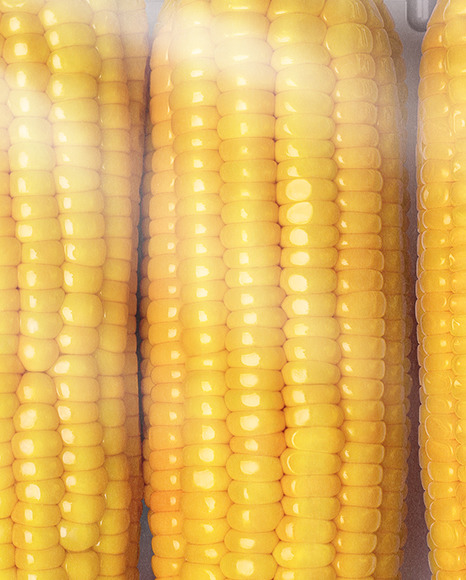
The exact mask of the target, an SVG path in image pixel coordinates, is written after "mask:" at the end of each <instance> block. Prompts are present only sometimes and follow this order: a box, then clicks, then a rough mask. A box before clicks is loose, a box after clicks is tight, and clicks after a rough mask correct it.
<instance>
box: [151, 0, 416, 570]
mask: <svg viewBox="0 0 466 580" xmlns="http://www.w3.org/2000/svg"><path fill="white" fill-rule="evenodd" d="M160 26H161V27H163V34H162V36H163V43H162V42H161V40H160V37H159V39H157V38H156V40H155V42H154V49H153V57H152V59H153V63H154V65H155V64H156V63H157V66H154V68H153V72H152V81H151V82H152V86H153V88H154V92H153V93H152V101H151V107H152V110H151V111H152V115H151V116H152V117H153V120H156V124H155V125H154V132H153V139H152V145H153V147H154V152H153V153H152V154H151V155H152V159H153V163H152V170H153V171H154V175H153V177H152V184H153V190H152V197H151V198H150V199H151V202H152V201H153V202H154V207H153V210H152V211H153V213H154V216H155V215H157V198H158V199H159V200H160V204H163V203H164V202H163V201H162V197H161V195H160V193H159V192H161V191H162V190H160V189H158V187H160V185H161V184H162V183H163V184H164V186H165V187H167V186H168V185H169V184H170V183H173V186H172V187H173V190H174V193H175V196H174V198H173V197H170V200H173V199H174V201H175V202H176V207H171V208H170V212H171V213H170V216H173V217H170V224H171V226H170V227H171V231H173V230H174V231H175V236H174V238H173V237H171V238H170V240H171V241H172V245H171V250H170V251H171V252H173V251H175V252H176V259H170V261H169V262H168V263H170V264H171V265H172V269H171V273H172V276H173V278H171V284H172V286H173V288H174V290H175V289H176V290H175V292H176V295H177V296H179V301H177V302H173V305H172V311H173V312H172V314H173V316H174V317H179V318H178V324H177V325H176V331H175V330H174V329H175V327H173V332H174V333H175V334H176V337H177V340H178V337H180V342H181V348H180V349H179V350H178V349H172V348H171V347H170V346H169V345H170V342H169V341H167V340H166V339H164V342H165V344H166V345H167V350H168V352H169V353H171V354H174V353H175V352H177V357H178V358H177V360H178V361H179V362H181V363H182V364H181V365H180V367H179V371H178V372H179V374H178V378H177V379H176V381H173V382H172V386H173V387H175V385H176V392H177V396H176V398H173V397H172V398H170V397H166V398H164V399H163V401H164V405H162V406H161V405H160V403H159V404H158V401H160V402H161V401H162V399H161V398H160V395H159V394H157V395H155V396H151V399H152V402H151V403H150V404H149V409H150V410H149V421H148V422H149V424H151V425H155V423H154V422H153V420H152V418H155V417H156V418H157V423H156V424H157V427H159V426H160V427H161V426H162V425H163V424H165V425H167V429H166V435H164V436H163V439H164V440H165V441H166V443H165V444H164V445H166V447H165V448H166V449H167V450H168V449H169V448H171V449H172V450H173V452H172V454H171V456H172V457H173V466H175V465H176V467H177V468H179V471H176V472H175V471H173V472H172V471H170V470H169V468H168V466H167V467H161V465H162V464H159V466H157V465H156V463H155V460H156V458H158V457H159V451H158V450H159V449H160V447H159V446H160V442H159V441H156V440H155V439H153V438H152V437H151V436H150V435H149V437H150V443H151V444H152V445H153V448H152V451H151V452H149V451H148V452H147V453H148V456H147V457H148V460H149V463H150V461H151V459H152V458H153V460H154V461H153V464H152V466H151V469H153V470H154V471H153V475H151V479H150V481H151V483H152V482H153V483H154V484H155V483H156V482H158V481H161V479H160V477H162V474H164V478H165V479H164V481H167V478H168V476H169V474H172V476H173V487H172V488H169V487H167V490H170V493H168V494H167V495H166V496H165V500H167V501H168V500H170V503H171V506H172V507H169V506H168V505H167V503H164V504H162V503H159V499H158V498H160V501H161V500H162V497H163V496H162V495H161V494H160V493H159V490H156V489H155V488H154V487H152V490H151V489H149V492H151V496H150V497H151V500H150V502H151V508H152V509H153V510H154V511H155V510H156V509H157V508H159V509H160V511H163V512H169V510H170V509H173V513H174V514H176V516H174V518H173V520H172V524H173V528H172V529H170V526H168V525H166V526H163V527H162V526H155V525H154V526H153V528H154V531H156V532H158V535H159V537H158V539H157V536H156V538H155V540H154V543H153V547H154V548H155V550H156V555H155V559H154V571H155V573H156V574H157V573H158V574H159V575H162V576H163V577H166V578H171V577H173V578H178V577H179V578H181V579H186V580H190V579H194V578H196V580H197V579H200V580H202V579H204V578H208V579H210V580H216V579H217V578H222V579H223V578H228V579H229V580H242V579H246V578H250V579H254V580H259V579H260V580H266V579H272V578H274V579H279V580H304V579H305V580H311V579H313V578H315V579H319V580H326V579H329V580H333V579H335V578H340V579H342V580H346V579H349V578H361V579H362V578H367V579H370V578H396V577H398V574H399V567H400V563H401V560H400V546H401V542H402V526H401V522H402V518H403V514H402V511H401V506H402V503H403V493H404V478H405V476H406V467H405V462H406V455H405V454H404V453H403V450H402V446H403V444H404V442H405V440H406V424H405V419H404V412H405V408H404V401H405V390H404V389H405V378H404V377H405V371H406V367H407V365H406V363H405V356H406V353H407V352H408V350H407V349H406V340H405V336H406V327H404V326H403V325H402V324H401V319H402V317H403V316H404V312H403V292H404V291H405V289H404V287H403V285H402V273H403V267H402V263H401V256H402V244H403V236H402V235H401V225H402V223H403V218H402V213H401V202H402V183H401V181H402V167H401V163H400V149H401V148H400V143H399V142H398V135H397V132H398V127H399V118H398V112H397V111H398V89H397V85H396V78H395V71H394V67H393V61H392V59H391V57H390V54H391V46H390V41H389V37H388V35H387V32H386V31H385V28H384V22H383V20H382V17H381V16H380V14H379V12H378V10H377V8H376V6H375V5H374V4H373V3H372V2H369V1H367V2H366V1H364V2H363V1H359V0H350V1H347V0H327V1H326V2H325V1H324V0H322V1H316V2H308V3H307V2H301V1H298V0H296V1H287V2H284V1H280V0H271V1H269V0H234V1H224V0H212V1H207V0H196V1H193V2H167V3H166V4H165V7H164V10H163V16H162V20H161V21H160ZM158 31H159V32H161V31H162V28H159V29H158ZM162 62H163V63H164V64H163V70H161V69H162V67H160V64H161V63H162ZM158 75H160V76H158ZM162 79H163V80H162ZM156 88H157V90H155V89H156ZM164 111H165V120H166V123H167V124H164V117H163V112H164ZM154 115H156V119H155V117H154ZM170 139H173V141H170ZM171 143H173V146H172V148H169V147H167V146H169V145H171ZM391 147H393V150H392V149H391ZM164 149H165V152H164ZM162 159H163V160H164V161H165V162H166V164H167V165H166V166H165V167H164V168H163V169H165V171H161V169H162V167H161V165H160V164H159V162H161V160H162ZM169 169H172V170H173V172H174V181H173V182H171V181H170V180H171V179H172V177H173V174H171V175H172V177H170V179H168V175H169V173H170V171H169ZM164 173H165V175H166V176H167V180H166V181H164V180H165V178H162V176H163V175H164ZM170 187H171V185H170ZM167 191H168V190H167ZM159 208H160V209H159V211H161V210H162V205H160V206H159ZM173 212H174V213H173ZM175 216H176V217H175ZM150 223H151V224H152V222H150ZM168 223H169V222H168V221H167V225H168ZM154 225H155V222H154ZM154 233H155V230H154ZM166 247H168V246H165V244H164V245H163V246H162V245H160V246H158V245H157V246H156V245H155V243H154V245H153V246H152V250H153V252H154V253H153V254H151V258H152V259H155V257H156V256H157V255H160V256H162V255H163V254H164V253H165V254H167V253H168V252H167V251H166V249H164V248H166ZM147 248H148V249H149V251H151V250H150V248H151V246H150V245H148V246H147ZM175 248H176V250H175ZM148 263H150V262H148ZM154 272H155V271H154ZM155 278H156V277H155ZM155 278H154V279H155ZM146 295H147V296H148V297H149V298H150V286H149V289H148V292H147V294H146ZM153 296H154V295H153ZM388 296H390V306H388V305H387V297H388ZM147 304H148V306H147V313H148V319H149V329H152V328H154V332H153V334H152V336H153V338H154V339H155V337H156V336H157V335H158V334H157V330H156V329H157V326H158V324H157V319H156V318H155V312H156V311H157V309H158V306H157V301H156V300H155V301H154V302H150V300H149V302H147ZM144 309H146V307H144ZM152 312H153V313H154V315H152V314H151V313H152ZM167 315H168V311H167V313H166V314H164V315H163V316H164V318H163V319H162V318H161V319H160V322H161V323H162V326H161V328H164V326H163V325H164V324H165V320H166V317H167ZM152 325H153V326H152ZM141 328H143V329H146V328H147V326H145V325H144V323H143V325H142V327H141ZM144 331H145V332H146V330H144ZM175 334H174V335H173V336H175ZM163 335H164V336H165V332H164V331H163ZM147 336H148V337H149V343H151V345H150V347H149V349H151V350H150V352H151V354H152V353H154V354H155V352H157V348H158V346H157V345H156V343H155V340H154V341H151V340H150V335H149V334H148V335H147ZM386 336H387V339H386V338H385V337H386ZM173 344H174V343H173ZM399 345H401V346H399ZM144 352H146V350H144ZM157 360H160V361H161V360H166V362H164V364H166V365H167V367H166V368H167V370H168V369H169V368H171V369H174V368H175V366H174V365H173V363H174V360H169V359H158V358H157V359H156V358H155V356H154V357H153V358H152V360H151V364H153V365H155V367H153V368H152V370H151V373H152V374H153V375H154V377H155V376H156V375H157V374H158V372H159V371H157ZM145 368H148V369H149V368H151V367H150V366H149V365H145ZM148 384H150V383H148ZM152 392H155V393H158V392H161V391H158V389H157V387H156V386H155V385H154V386H153V387H152ZM164 392H166V393H167V394H168V393H172V394H173V393H174V392H175V391H174V390H171V391H170V390H169V389H168V387H167V390H166V391H164ZM165 403H166V405H165ZM385 405H387V409H386V406H385ZM388 407H389V408H388ZM157 409H159V411H158V412H157ZM387 411H389V412H388V413H386V412H387ZM385 416H386V417H387V421H385ZM170 425H171V426H170ZM149 429H152V431H151V430H150V431H149V433H153V434H155V433H156V432H157V433H159V434H160V435H162V433H163V431H162V429H160V430H159V429H157V431H155V430H154V429H153V427H150V428H149ZM175 433H176V435H175ZM387 433H388V434H389V437H388V440H387V442H388V444H389V445H391V447H392V448H393V449H391V450H390V453H388V454H387V451H386V447H385V446H384V442H385V437H386V434H387ZM170 446H171V447H170ZM175 449H176V453H175ZM166 457H167V458H168V457H170V453H168V451H167V455H166ZM384 461H385V465H386V469H387V471H386V473H387V475H386V477H385V476H384ZM149 473H150V470H149ZM384 477H385V478H384ZM147 480H148V478H147ZM178 482H179V483H178ZM161 516H162V514H161V513H160V514H157V513H154V514H151V516H150V518H151V520H150V521H151V522H153V523H154V524H155V522H156V521H157V520H159V519H160V518H161ZM384 518H385V522H384V523H383V524H382V523H381V522H382V521H383V519H384ZM175 529H176V532H175ZM379 531H380V533H379ZM175 533H176V534H177V536H176V538H177V540H176V541H177V542H178V549H177V550H175V549H174V546H175ZM178 534H179V535H178ZM175 555H176V556H177V558H175ZM162 561H163V562H164V564H166V566H165V567H164V568H163V572H162V571H161V569H160V568H157V567H156V566H158V565H159V564H161V563H162ZM170 566H171V567H170Z"/></svg>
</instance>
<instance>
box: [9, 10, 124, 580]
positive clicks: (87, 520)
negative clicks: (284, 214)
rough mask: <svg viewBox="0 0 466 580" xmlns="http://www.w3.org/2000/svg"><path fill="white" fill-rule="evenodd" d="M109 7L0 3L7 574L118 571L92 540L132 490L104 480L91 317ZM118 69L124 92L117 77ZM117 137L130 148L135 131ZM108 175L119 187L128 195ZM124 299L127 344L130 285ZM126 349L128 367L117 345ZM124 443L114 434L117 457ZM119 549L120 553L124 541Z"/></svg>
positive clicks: (100, 268)
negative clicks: (124, 490)
mask: <svg viewBox="0 0 466 580" xmlns="http://www.w3.org/2000/svg"><path fill="white" fill-rule="evenodd" d="M115 10H116V5H115V3H114V2H113V0H112V1H104V0H102V1H100V2H96V1H94V2H92V3H90V2H87V1H86V0H50V1H44V0H31V1H28V2H10V1H8V0H2V1H1V2H0V15H1V20H0V35H1V37H2V43H1V44H2V55H1V63H2V65H1V70H2V89H3V90H2V95H1V99H2V100H1V104H0V106H1V107H3V109H2V111H1V117H2V126H1V127H0V129H1V131H2V137H3V140H2V142H1V143H2V147H3V149H2V151H3V153H4V157H3V161H4V162H3V165H2V171H3V173H2V176H3V181H2V198H1V199H2V211H3V214H2V216H1V217H2V219H3V220H4V222H5V223H4V231H5V234H8V235H9V236H10V237H11V240H8V242H7V241H5V244H4V245H2V259H3V262H2V264H1V267H2V269H4V272H3V273H2V276H1V278H2V279H1V282H0V284H1V287H2V297H1V300H2V315H3V316H2V319H3V318H7V317H8V315H9V314H10V313H11V316H10V322H9V324H8V329H9V332H10V333H13V335H12V336H9V335H8V334H7V333H6V332H2V337H3V335H5V338H4V339H3V340H2V341H1V344H2V346H1V348H2V350H1V352H0V354H1V357H2V361H1V364H2V373H6V378H5V380H3V381H2V387H1V388H2V391H1V396H2V397H3V396H5V403H6V404H5V405H3V403H2V405H1V406H2V410H1V412H0V414H1V420H2V430H1V435H2V439H1V444H2V445H3V447H4V448H2V453H1V461H2V462H3V463H2V464H1V467H2V468H3V472H4V479H3V480H2V485H1V489H0V493H2V498H1V501H0V506H1V509H0V522H1V526H2V533H1V534H0V537H1V538H2V544H6V542H7V541H8V542H10V545H9V546H6V545H5V546H3V545H2V548H1V551H0V576H1V577H2V578H5V579H9V578H15V579H17V578H20V579H22V580H26V579H27V580H49V579H53V580H60V579H63V580H65V579H66V578H68V579H77V578H80V580H94V579H96V578H105V577H108V576H109V575H110V576H111V577H112V578H118V577H119V576H118V574H117V573H116V572H114V571H112V570H110V571H109V569H108V565H107V564H106V562H105V557H103V556H101V555H100V554H99V553H98V552H100V553H102V552H105V551H106V550H105V549H104V547H105V546H107V547H108V545H110V544H111V551H114V546H115V542H113V540H114V537H113V536H114V535H115V532H114V529H112V534H113V536H110V538H111V539H109V537H106V535H105V533H102V532H104V526H103V524H102V518H103V516H105V513H106V512H105V508H106V501H107V503H108V505H109V507H112V505H111V504H112V501H113V502H114V503H115V502H117V503H119V504H122V505H123V504H124V502H125V500H126V499H127V497H128V493H126V495H125V494H120V493H119V490H118V489H116V490H113V492H112V490H111V489H110V486H111V483H110V484H108V480H109V475H110V479H115V473H118V474H120V473H127V472H128V470H127V469H124V468H123V469H122V466H121V465H120V464H118V462H111V463H109V464H108V465H106V466H104V461H105V452H106V451H107V453H108V447H109V445H112V444H113V445H114V443H115V439H114V438H113V440H111V441H109V440H108V437H107V439H105V438H104V436H105V429H104V428H103V427H105V428H107V426H108V425H109V421H110V422H112V421H114V417H113V408H112V409H109V405H108V404H107V403H106V402H105V401H103V400H102V399H100V396H101V394H105V393H107V395H108V393H109V392H111V393H112V394H115V393H116V392H117V391H118V387H116V388H115V386H114V385H109V381H107V380H106V378H108V377H109V376H111V377H116V378H117V379H118V376H117V373H118V369H116V368H112V369H111V372H109V370H110V369H109V368H108V363H109V359H110V358H112V357H111V355H109V354H108V353H106V352H105V347H106V346H108V345H109V344H110V346H112V347H113V346H114V341H115V337H114V336H113V337H111V338H110V340H108V338H109V337H108V335H107V337H106V338H107V340H105V336H104V334H105V331H104V332H101V336H100V337H99V331H98V328H99V326H102V320H103V315H104V314H105V321H106V322H107V323H108V322H109V317H110V316H109V315H110V313H109V311H108V309H106V308H105V304H106V303H107V302H108V301H109V300H110V301H113V300H115V294H117V292H118V287H117V285H115V284H112V281H111V276H109V275H108V273H109V271H110V272H112V271H113V272H114V271H115V268H114V265H115V264H114V263H112V260H111V257H112V249H113V251H115V248H114V246H113V248H112V244H111V241H110V237H111V231H112V226H113V228H114V224H112V220H111V219H109V218H108V217H106V215H105V213H106V209H107V208H108V204H107V205H105V204H104V201H105V200H104V196H103V193H105V192H106V191H107V190H108V188H109V182H108V175H105V173H107V174H108V173H110V172H109V171H108V168H109V167H111V166H112V163H111V161H112V160H111V159H110V158H109V156H108V155H106V151H105V148H106V145H108V140H107V139H104V141H103V142H102V137H103V136H104V134H103V131H102V130H101V127H100V117H102V119H103V121H105V118H106V115H105V113H106V109H105V101H106V99H107V100H109V99H110V101H111V98H112V96H113V97H114V96H115V93H113V95H112V90H111V89H112V87H109V86H108V85H107V87H103V86H102V85H103V83H99V78H100V75H101V73H102V74H103V73H104V69H105V66H103V65H105V62H104V61H105V60H106V59H107V60H108V58H107V55H108V53H109V51H113V50H114V46H115V42H113V41H112V40H113V39H108V38H107V39H105V40H104V41H103V42H102V38H100V39H97V37H96V31H97V32H98V33H99V34H101V32H102V29H103V28H106V27H107V26H109V25H110V26H111V22H112V21H113V22H115V21H116V22H117V24H118V19H117V18H116V12H115ZM97 21H98V22H97ZM99 27H100V28H99ZM94 28H95V30H94ZM116 32H117V35H116V36H115V41H116V43H118V42H119V38H118V35H119V30H117V31H116ZM120 63H121V65H122V64H123V63H122V61H121V55H120ZM120 68H121V70H122V71H123V72H124V67H123V66H121V67H120ZM107 72H108V69H107ZM121 80H123V90H125V91H126V90H127V89H126V77H122V79H121ZM105 88H107V89H110V91H108V90H107V91H105ZM116 92H118V91H116ZM126 109H128V103H127V102H126ZM125 112H126V111H125V110H123V118H124V117H125V115H124V113H125ZM126 118H128V119H129V115H126ZM103 125H105V122H103ZM103 128H104V129H106V127H105V126H104V127H103ZM104 137H108V135H105V136H104ZM110 141H111V140H110ZM115 142H118V139H115V140H114V143H115ZM123 142H125V139H123ZM126 142H127V143H128V151H129V134H128V138H127V139H126ZM102 157H104V165H102ZM102 167H105V170H104V171H103V170H102ZM128 181H129V177H128ZM112 185H114V184H112ZM116 185H117V187H114V188H113V192H114V193H116V194H117V195H118V193H120V195H125V193H124V191H125V188H124V187H118V185H120V184H116ZM106 188H107V189H106ZM127 191H128V195H129V187H128V188H127ZM107 213H108V212H107ZM8 228H9V229H8ZM2 233H3V230H2ZM132 236H133V232H132V224H130V228H129V238H130V239H131V238H132ZM114 237H115V236H114ZM10 241H11V242H12V243H9V242H10ZM117 250H118V248H117ZM118 252H119V250H118ZM118 252H117V253H118ZM131 258H132V256H131V253H130V255H129V258H128V268H129V260H130V259H131ZM15 259H16V262H15V261H14V260H15ZM112 268H113V270H112ZM109 281H110V283H108V282H109ZM16 289H18V290H16ZM120 290H121V288H120ZM110 296H111V297H110ZM116 300H117V299H116ZM125 302H126V303H125ZM121 305H122V308H123V316H126V318H125V319H124V322H123V329H122V330H123V332H122V334H123V336H124V341H125V344H126V335H127V316H128V314H127V310H128V305H127V298H125V295H123V301H122V304H121ZM13 309H15V312H16V314H15V315H13V312H12V310H13ZM133 309H134V307H133ZM125 312H126V314H125ZM113 314H115V311H113ZM133 326H134V324H133ZM2 328H3V327H2ZM107 330H108V329H107ZM113 334H114V333H113ZM102 347H103V348H102ZM133 353H134V348H133ZM121 356H122V357H123V359H122V362H123V365H121V360H120V367H121V371H122V369H123V366H124V365H125V361H126V355H125V353H124V349H123V352H122V354H121ZM133 356H134V354H133ZM114 362H115V360H114V359H113V360H112V361H111V363H112V365H113V364H114ZM106 365H107V366H106ZM115 366H116V365H115ZM133 368H134V367H133ZM121 371H120V373H121ZM133 372H134V371H133ZM99 374H100V375H106V377H105V378H102V377H99ZM117 382H118V381H117ZM101 385H102V391H101V389H100V386H101ZM122 397H123V392H121V399H122ZM99 399H100V400H99ZM120 402H121V405H122V406H123V409H124V403H123V402H122V400H121V401H119V402H118V404H119V403H120ZM99 407H100V408H99ZM120 407H121V406H120ZM109 411H110V413H109ZM109 415H110V417H109ZM120 415H121V414H120ZM120 434H121V433H120ZM120 439H121V437H120ZM10 440H11V444H10V443H9V441H10ZM125 451H126V437H125V436H124V438H123V448H122V457H123V458H124V460H125V461H126V455H125V454H124V453H123V452H125ZM107 463H108V462H107ZM114 487H115V486H114ZM115 491H116V492H117V493H115ZM104 492H105V494H106V499H104ZM123 507H124V509H123V510H121V511H122V512H124V514H123V519H125V518H126V519H128V517H127V515H128V514H127V506H123ZM108 519H109V518H108V513H107V520H108ZM126 535H127V534H126ZM116 543H118V541H117V542H116ZM4 548H5V549H4ZM125 548H126V545H125ZM121 558H122V559H123V560H124V561H126V553H125V551H124V550H123V553H122V556H121ZM111 559H113V558H111ZM123 573H124V570H123ZM124 577H126V575H125V576H124Z"/></svg>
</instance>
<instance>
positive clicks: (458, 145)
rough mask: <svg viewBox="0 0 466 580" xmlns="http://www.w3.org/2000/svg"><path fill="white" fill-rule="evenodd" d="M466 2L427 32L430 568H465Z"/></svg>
mask: <svg viewBox="0 0 466 580" xmlns="http://www.w3.org/2000/svg"><path fill="white" fill-rule="evenodd" d="M465 23H466V19H465V7H464V2H458V1H449V2H448V1H447V2H439V3H437V5H436V7H435V9H434V12H433V14H432V16H431V19H430V21H429V23H428V27H427V31H426V34H425V37H424V41H423V46H422V50H423V55H422V59H421V66H420V77H421V82H420V86H419V132H418V199H417V202H418V209H419V214H418V216H419V222H418V227H419V232H420V236H419V241H418V273H419V275H418V282H417V288H416V290H417V304H416V309H417V319H418V339H419V350H418V357H419V362H420V365H421V374H420V376H421V386H422V391H421V403H422V404H421V411H420V418H421V426H420V431H419V441H420V445H421V451H420V462H421V467H422V483H423V486H424V490H425V493H424V499H425V505H426V522H427V526H428V529H429V535H428V544H429V547H430V549H431V552H430V566H431V571H432V577H433V578H435V579H442V580H450V579H453V578H463V577H464V574H465V573H464V558H465V554H466V551H465V547H464V542H463V541H462V539H463V534H464V523H463V518H462V509H463V501H462V493H463V488H464V481H463V480H464V461H463V453H464V436H463V427H464V423H463V421H464V419H463V415H462V411H461V408H462V407H461V405H462V400H463V395H462V386H463V382H464V373H463V368H462V365H463V363H464V358H463V357H464V355H463V352H464V350H463V347H462V346H461V345H462V342H463V341H464V338H463V334H464V333H463V332H462V328H463V324H464V320H463V318H464V312H465V311H464V306H463V302H462V300H463V296H464V288H463V284H464V268H463V265H462V261H461V260H462V259H463V242H462V240H463V235H464V219H463V217H462V216H463V207H464V197H463V196H464V180H465V178H464V152H463V146H462V142H463V133H464V123H463V121H462V119H463V117H464V106H465V102H466V100H465V94H466V93H465V86H466V85H465V81H464V54H465V36H464V26H465Z"/></svg>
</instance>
